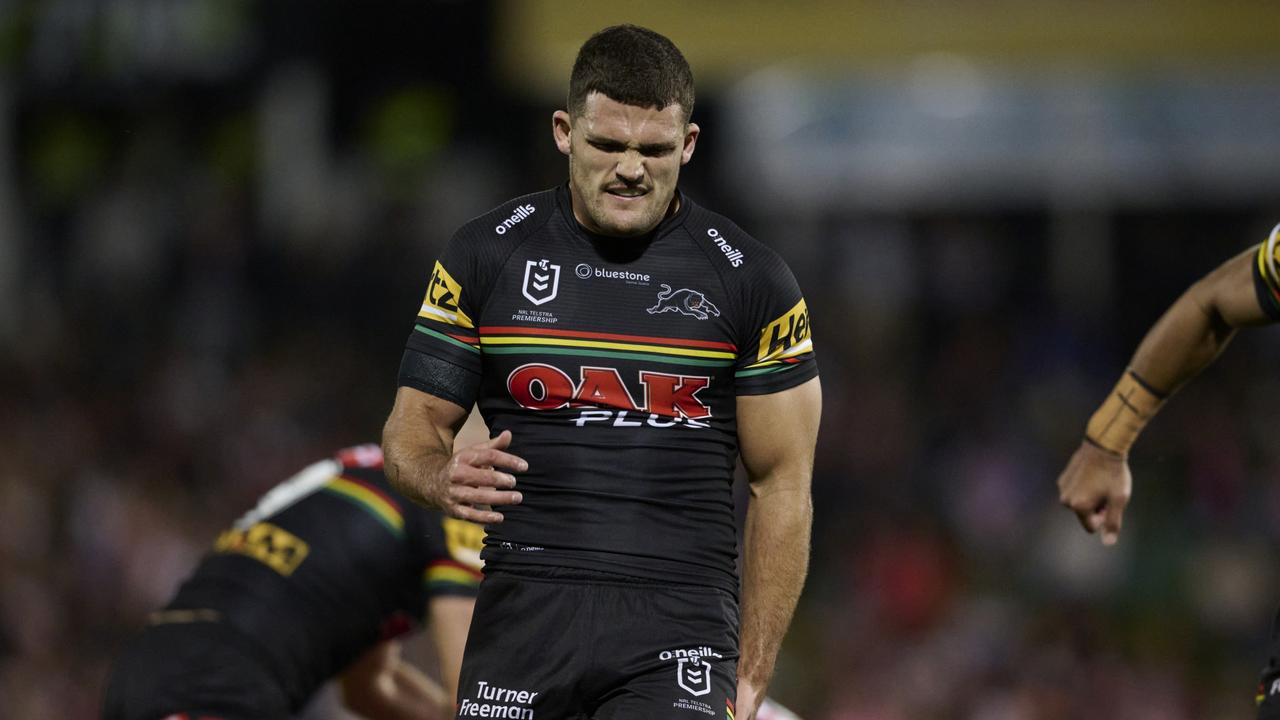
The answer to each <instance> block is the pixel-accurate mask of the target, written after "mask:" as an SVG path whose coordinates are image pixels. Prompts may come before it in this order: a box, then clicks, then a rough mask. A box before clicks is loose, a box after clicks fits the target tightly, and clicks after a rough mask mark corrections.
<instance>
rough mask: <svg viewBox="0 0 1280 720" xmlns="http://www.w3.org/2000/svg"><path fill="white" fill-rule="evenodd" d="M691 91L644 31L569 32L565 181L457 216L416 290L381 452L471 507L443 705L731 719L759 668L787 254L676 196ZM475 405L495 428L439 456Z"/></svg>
mask: <svg viewBox="0 0 1280 720" xmlns="http://www.w3.org/2000/svg"><path fill="white" fill-rule="evenodd" d="M693 102H694V88H693V76H692V73H691V72H690V69H689V66H688V63H687V62H686V61H685V58H684V56H683V55H682V54H681V53H680V51H679V49H677V48H676V47H675V45H674V44H672V43H671V41H670V40H668V39H667V38H665V37H663V36H662V35H659V34H658V33H655V32H653V31H651V30H646V29H644V28H638V27H635V26H615V27H611V28H607V29H605V30H602V31H601V32H599V33H597V34H595V35H594V36H592V37H591V38H590V39H589V40H587V42H586V43H585V44H584V45H583V46H582V48H581V49H580V51H579V54H578V57H577V60H576V61H575V63H574V67H573V71H572V73H571V77H570V82H569V94H568V103H567V106H568V107H567V109H566V110H560V111H557V112H555V113H554V114H553V116H552V133H553V139H554V141H555V143H556V146H557V147H558V149H559V150H560V151H561V152H562V153H563V154H565V155H566V156H567V157H568V159H569V182H568V183H567V185H562V186H560V187H558V188H554V189H551V190H547V191H544V192H539V193H536V194H532V195H527V196H524V197H521V198H517V199H515V200H512V201H510V202H508V203H506V204H504V205H502V206H500V207H498V208H497V209H495V210H493V211H491V212H489V213H486V214H485V215H482V216H480V217H479V218H477V219H475V220H473V221H472V222H470V223H468V224H466V225H464V226H463V227H462V228H461V229H460V230H459V231H458V232H457V233H456V234H455V235H454V237H453V239H452V241H451V242H450V243H449V245H448V246H447V248H446V249H445V251H444V254H443V256H442V257H441V258H440V260H439V261H438V262H437V263H436V264H435V267H434V269H433V272H432V276H431V279H430V281H429V282H428V290H427V294H426V298H425V299H424V301H423V303H422V306H421V309H420V311H419V313H418V318H417V324H416V326H415V328H414V331H413V332H412V333H410V340H409V342H408V347H407V349H406V351H405V354H404V358H403V360H402V363H401V369H400V377H399V384H400V388H399V390H398V391H397V394H396V400H395V406H394V408H393V410H392V412H391V415H390V417H389V418H388V420H387V424H386V427H385V429H384V432H383V449H384V451H385V452H386V456H387V474H388V477H390V478H391V479H392V481H393V484H394V485H395V487H396V488H397V489H399V490H400V491H401V492H402V493H404V494H405V495H406V496H407V497H410V498H412V499H414V500H416V501H418V502H422V503H424V504H426V505H428V506H429V507H437V508H442V509H444V510H446V511H447V512H449V513H450V514H451V515H454V516H456V517H460V518H467V519H471V520H475V521H477V522H484V523H488V524H489V526H488V528H487V530H488V536H487V538H486V541H485V550H484V559H485V576H486V579H485V582H484V585H483V586H482V588H481V590H480V595H479V597H478V599H477V602H476V618H475V621H474V622H473V626H472V629H471V634H470V638H469V639H468V643H467V652H466V658H465V660H464V662H463V669H462V676H461V680H460V685H461V688H460V693H459V708H458V717H534V716H535V715H536V716H537V717H547V718H577V717H593V718H640V717H644V718H659V717H661V718H671V717H697V718H701V717H704V716H706V715H708V714H710V715H713V716H717V717H734V716H735V715H736V716H737V717H738V718H741V719H742V720H750V718H753V717H754V716H755V713H756V708H757V707H758V706H759V704H760V702H761V701H762V700H763V697H764V690H765V687H766V686H767V684H768V682H769V679H770V677H771V676H772V674H773V667H774V662H775V658H776V655H777V652H778V647H779V645H780V644H781V642H782V638H783V636H784V635H785V633H786V630H787V627H788V625H789V623H790V621H791V615H792V612H793V611H794V608H795V605H796V601H797V599H798V598H799V595H800V591H801V588H802V587H803V584H804V579H805V574H806V571H807V563H808V555H809V532H810V523H811V516H812V505H811V502H810V495H809V484H810V477H811V474H812V464H813V450H814V444H815V440H816V435H817V427H818V417H819V414H820V408H821V392H820V389H819V385H818V379H817V365H816V362H815V359H814V354H813V345H812V342H811V341H810V337H809V314H808V310H807V306H806V305H805V302H804V298H803V296H802V295H801V293H800V289H799V287H798V286H797V284H796V281H795V279H794V277H793V276H792V274H791V271H790V270H789V269H788V268H787V266H786V265H785V263H783V262H782V260H781V259H780V258H779V257H778V256H777V255H776V254H775V253H774V252H773V251H771V250H769V249H768V248H767V247H765V246H764V245H762V244H760V243H759V242H757V241H756V240H755V239H754V238H752V237H751V236H749V235H747V234H746V233H745V232H743V231H742V230H741V229H739V228H738V227H737V226H736V225H735V224H734V223H733V222H732V221H730V220H729V219H727V218H725V217H724V216H721V215H718V214H715V213H713V212H710V211H708V210H706V209H703V208H701V207H699V206H698V205H697V204H695V203H694V202H693V201H692V200H691V199H689V198H688V197H687V196H685V195H684V194H683V193H681V192H679V191H678V190H677V180H678V178H679V173H680V168H681V167H682V166H683V165H684V164H685V163H687V162H688V161H689V160H690V158H692V157H693V152H694V147H695V145H696V142H697V138H698V134H699V128H698V126H697V125H696V124H694V123H692V122H690V114H691V113H692V111H693ZM477 398H478V401H479V407H480V410H481V412H482V413H483V415H484V418H485V420H486V421H487V422H488V424H489V427H491V428H492V429H493V430H494V431H496V432H497V433H498V434H497V435H496V437H495V438H494V439H493V440H492V441H491V442H490V443H488V444H486V445H483V446H481V447H478V448H467V449H463V450H461V451H458V452H456V453H455V452H454V449H453V442H452V438H453V433H454V431H455V429H456V428H457V427H458V425H460V424H461V423H462V421H463V419H464V418H465V417H466V415H467V410H468V409H469V408H470V407H471V406H472V403H473V402H475V401H476V400H477ZM739 454H740V455H741V458H742V461H743V464H744V466H745V467H746V469H747V473H748V476H749V481H750V485H751V494H752V500H751V502H750V505H749V509H748V513H747V522H746V533H745V541H744V551H743V555H744V558H745V559H744V564H743V567H744V568H745V569H744V573H743V579H742V584H741V585H742V605H741V608H742V610H741V612H742V618H741V637H739V605H738V591H739V579H738V575H737V570H736V560H737V542H736V538H737V532H736V526H735V518H734V512H733V499H732V494H731V487H732V482H733V473H734V464H735V460H736V458H737V457H738V456H739ZM512 473H520V481H519V483H520V484H519V488H518V489H517V488H516V478H515V476H514V475H513V474H512ZM491 506H498V509H500V510H501V512H497V511H495V510H493V509H490V508H491Z"/></svg>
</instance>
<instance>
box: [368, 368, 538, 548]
mask: <svg viewBox="0 0 1280 720" xmlns="http://www.w3.org/2000/svg"><path fill="white" fill-rule="evenodd" d="M466 418H467V410H466V409H465V408H463V407H461V406H459V405H457V404H455V403H452V402H450V401H448V400H445V399H443V398H439V397H436V396H434V395H431V394H428V393H424V392H422V391H420V390H415V389H413V388H410V387H401V388H400V389H399V390H398V391H397V392H396V401H395V405H394V407H392V408H391V415H390V416H389V417H388V418H387V422H386V425H384V426H383V428H382V454H383V457H384V459H385V470H386V474H387V480H388V481H390V483H391V485H392V487H394V488H395V489H396V490H397V491H399V492H400V493H401V494H402V495H404V496H405V497H407V498H409V499H410V500H412V501H414V502H416V503H419V504H421V505H425V506H427V507H431V508H437V509H440V510H443V511H445V512H447V513H448V514H450V515H452V516H453V517H457V518H462V519H463V520H470V521H472V522H476V523H481V524H487V523H498V522H502V514H501V513H498V512H494V511H492V510H485V509H482V507H480V506H485V505H511V504H515V503H518V502H520V499H521V498H520V493H518V492H512V491H510V488H513V487H515V484H516V479H515V477H513V476H512V475H510V474H508V473H506V472H502V471H501V470H498V469H496V468H505V469H510V470H515V471H517V472H519V471H523V470H524V469H525V468H526V467H527V464H526V463H525V461H524V460H522V459H520V458H518V457H516V456H514V455H511V454H509V453H506V452H503V450H504V449H505V448H506V447H507V446H508V445H510V444H511V433H510V432H503V433H502V434H501V435H499V436H498V437H496V438H493V439H492V440H487V441H485V442H483V443H480V444H478V445H472V446H469V447H465V448H462V449H461V450H458V451H457V452H454V436H455V435H456V434H457V432H458V430H459V428H461V427H462V424H463V422H464V421H465V420H466Z"/></svg>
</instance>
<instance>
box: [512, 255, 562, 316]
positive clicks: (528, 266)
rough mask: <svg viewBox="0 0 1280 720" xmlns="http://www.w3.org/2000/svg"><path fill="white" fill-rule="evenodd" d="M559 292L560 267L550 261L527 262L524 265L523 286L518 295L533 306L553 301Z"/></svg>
mask: <svg viewBox="0 0 1280 720" xmlns="http://www.w3.org/2000/svg"><path fill="white" fill-rule="evenodd" d="M559 290H560V266H559V265H552V264H551V261H550V260H547V259H546V258H542V259H541V260H528V261H526V262H525V264H524V286H523V287H521V288H520V293H521V294H522V295H524V297H525V299H526V300H528V301H529V302H531V303H533V304H534V305H542V304H543V303H548V302H551V301H552V300H554V299H555V297H556V293H557V292H558V291H559Z"/></svg>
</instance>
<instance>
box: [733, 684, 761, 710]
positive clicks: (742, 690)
mask: <svg viewBox="0 0 1280 720" xmlns="http://www.w3.org/2000/svg"><path fill="white" fill-rule="evenodd" d="M763 700H764V693H763V692H762V691H761V690H759V689H758V688H756V687H755V686H754V685H752V684H751V683H750V682H747V681H746V680H745V679H743V678H738V696H737V698H736V699H735V700H734V701H733V705H734V710H735V711H736V712H735V713H734V720H755V718H756V712H757V711H758V710H759V709H760V703H761V702H762V701H763Z"/></svg>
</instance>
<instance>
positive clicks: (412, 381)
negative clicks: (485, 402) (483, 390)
mask: <svg viewBox="0 0 1280 720" xmlns="http://www.w3.org/2000/svg"><path fill="white" fill-rule="evenodd" d="M397 382H398V383H399V385H400V386H401V387H411V388H413V389H414V390H421V391H422V392H424V393H427V394H428V395H435V396H436V397H438V398H444V399H445V400H448V401H449V402H451V403H454V404H456V405H458V406H459V407H461V408H463V409H465V410H471V406H472V405H474V404H475V402H476V395H477V394H478V393H479V391H480V373H478V372H474V371H472V370H468V369H466V368H463V367H459V366H457V365H454V364H453V363H451V362H448V361H446V360H441V359H440V358H438V357H436V356H434V355H428V354H426V353H423V352H418V351H417V350H414V349H412V348H406V349H405V351H404V355H403V356H402V357H401V358H400V376H399V377H398V378H397Z"/></svg>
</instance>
